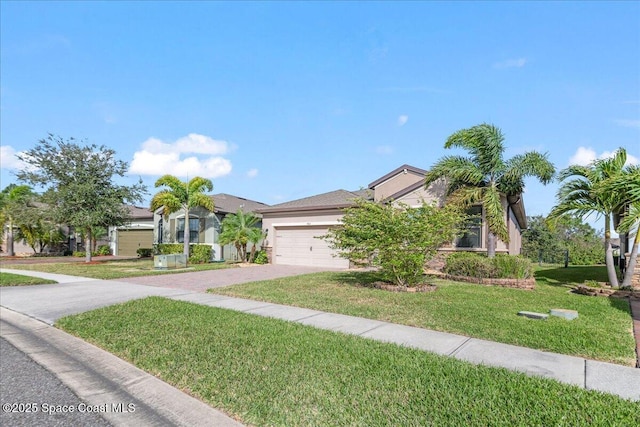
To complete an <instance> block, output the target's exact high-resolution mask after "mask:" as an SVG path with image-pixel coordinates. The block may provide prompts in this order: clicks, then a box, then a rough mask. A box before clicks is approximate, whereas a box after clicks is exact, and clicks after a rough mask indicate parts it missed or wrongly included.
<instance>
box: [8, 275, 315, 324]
mask: <svg viewBox="0 0 640 427" xmlns="http://www.w3.org/2000/svg"><path fill="white" fill-rule="evenodd" d="M0 270H2V271H6V272H9V273H16V274H26V275H30V276H35V277H41V278H45V279H52V280H56V281H57V282H59V283H58V284H55V285H39V286H17V287H8V288H7V287H0V303H1V305H2V306H4V307H7V308H10V309H11V310H14V311H17V312H18V313H23V314H27V315H28V316H31V317H34V318H36V319H38V320H41V321H43V322H46V323H48V324H53V323H54V322H55V321H56V320H57V319H59V318H61V317H63V316H67V315H71V314H78V313H82V312H85V311H89V310H93V309H96V308H100V307H106V306H108V305H112V304H118V303H122V302H125V301H130V300H133V299H139V298H145V297H148V296H164V297H169V298H172V297H178V296H181V295H187V294H192V293H194V292H198V293H201V292H205V291H206V290H207V289H209V288H216V287H222V286H229V285H235V284H239V283H246V282H253V281H256V280H267V279H276V278H279V277H288V276H297V275H300V274H306V273H313V272H318V271H327V269H321V268H310V267H296V266H286V265H261V266H255V267H239V268H228V269H223V270H209V271H196V272H191V273H180V274H165V275H161V276H146V277H136V278H125V279H118V280H98V279H89V278H85V277H75V276H65V275H61V274H51V273H43V272H38V271H23V270H11V269H5V268H2V269H0Z"/></svg>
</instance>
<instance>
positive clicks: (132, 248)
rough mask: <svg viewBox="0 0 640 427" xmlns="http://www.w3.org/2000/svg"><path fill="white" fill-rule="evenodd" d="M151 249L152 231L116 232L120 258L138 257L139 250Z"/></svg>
mask: <svg viewBox="0 0 640 427" xmlns="http://www.w3.org/2000/svg"><path fill="white" fill-rule="evenodd" d="M152 247H153V230H118V253H117V254H116V255H120V256H138V252H137V251H138V249H139V248H152Z"/></svg>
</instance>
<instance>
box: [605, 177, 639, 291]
mask: <svg viewBox="0 0 640 427" xmlns="http://www.w3.org/2000/svg"><path fill="white" fill-rule="evenodd" d="M605 187H606V188H605V189H604V190H603V191H611V192H616V193H620V194H622V199H623V203H625V206H624V209H623V210H622V211H621V212H619V214H620V215H621V216H622V220H621V221H620V223H619V224H618V228H617V231H618V232H619V233H628V234H629V235H633V236H634V237H633V244H632V245H631V251H630V254H629V264H628V265H627V269H626V270H625V274H624V277H623V279H622V287H630V286H631V281H632V278H633V274H634V272H635V267H636V262H637V259H638V245H640V240H639V239H638V234H639V233H640V166H637V165H629V166H627V167H625V169H624V170H623V171H622V173H621V174H620V175H618V176H617V177H615V178H614V179H612V180H611V182H610V183H607V185H605ZM626 244H627V245H628V244H629V242H628V240H627V241H626ZM625 250H629V248H628V247H625Z"/></svg>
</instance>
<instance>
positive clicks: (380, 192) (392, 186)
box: [373, 171, 424, 201]
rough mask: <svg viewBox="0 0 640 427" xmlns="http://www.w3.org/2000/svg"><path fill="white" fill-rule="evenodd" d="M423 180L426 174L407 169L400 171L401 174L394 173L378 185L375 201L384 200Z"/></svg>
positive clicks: (374, 195)
mask: <svg viewBox="0 0 640 427" xmlns="http://www.w3.org/2000/svg"><path fill="white" fill-rule="evenodd" d="M422 180H424V176H422V175H417V174H415V173H413V172H411V171H407V172H406V173H403V172H400V173H399V174H397V175H394V176H392V177H391V178H389V179H387V180H386V181H384V182H381V183H380V184H378V185H376V187H375V188H374V193H373V198H374V200H375V201H380V200H383V199H385V198H387V197H390V196H393V195H394V194H396V193H397V192H398V191H400V190H402V189H404V188H407V187H408V186H410V185H412V184H415V183H416V182H418V181H422Z"/></svg>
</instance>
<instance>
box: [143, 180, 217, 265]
mask: <svg viewBox="0 0 640 427" xmlns="http://www.w3.org/2000/svg"><path fill="white" fill-rule="evenodd" d="M155 186H156V187H162V186H164V187H168V188H165V189H164V190H160V191H159V192H158V193H156V195H155V196H153V198H152V199H151V210H152V211H154V212H155V211H156V210H157V209H160V208H163V210H162V215H169V214H172V213H174V212H178V211H184V215H185V216H184V218H185V221H184V249H183V253H184V255H185V256H186V257H187V258H189V210H190V209H191V208H195V207H197V206H201V207H203V208H205V209H208V210H210V211H212V212H213V210H214V205H213V200H211V198H210V197H208V196H207V195H205V194H204V192H205V191H212V190H213V183H212V182H211V180H210V179H206V178H201V177H199V176H197V177H195V178H193V179H191V180H190V181H188V182H182V181H180V180H179V179H178V178H176V177H175V176H173V175H164V176H162V177H160V179H158V180H157V181H156V184H155Z"/></svg>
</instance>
